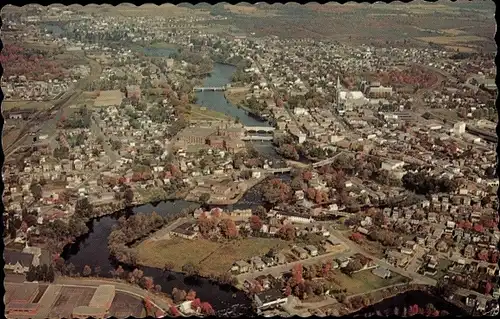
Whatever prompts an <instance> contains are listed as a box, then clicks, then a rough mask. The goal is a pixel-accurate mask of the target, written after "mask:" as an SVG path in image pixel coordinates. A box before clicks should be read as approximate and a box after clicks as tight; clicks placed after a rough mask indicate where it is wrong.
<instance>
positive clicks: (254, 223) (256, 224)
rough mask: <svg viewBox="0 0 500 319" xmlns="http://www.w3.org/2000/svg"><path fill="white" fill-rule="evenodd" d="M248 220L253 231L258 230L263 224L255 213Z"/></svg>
mask: <svg viewBox="0 0 500 319" xmlns="http://www.w3.org/2000/svg"><path fill="white" fill-rule="evenodd" d="M249 222H250V228H251V229H252V230H253V231H259V230H260V229H261V228H262V225H263V223H262V220H261V219H260V217H259V216H257V215H252V216H251V217H250V218H249Z"/></svg>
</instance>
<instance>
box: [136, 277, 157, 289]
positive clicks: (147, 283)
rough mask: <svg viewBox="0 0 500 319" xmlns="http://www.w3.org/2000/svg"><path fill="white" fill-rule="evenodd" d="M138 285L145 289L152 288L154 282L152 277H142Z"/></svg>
mask: <svg viewBox="0 0 500 319" xmlns="http://www.w3.org/2000/svg"><path fill="white" fill-rule="evenodd" d="M139 286H141V288H144V289H146V290H152V289H153V288H154V282H153V278H152V277H142V278H141V280H140V281H139Z"/></svg>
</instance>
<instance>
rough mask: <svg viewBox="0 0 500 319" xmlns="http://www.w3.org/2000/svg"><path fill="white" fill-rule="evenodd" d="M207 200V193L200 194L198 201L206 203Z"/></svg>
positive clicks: (208, 198)
mask: <svg viewBox="0 0 500 319" xmlns="http://www.w3.org/2000/svg"><path fill="white" fill-rule="evenodd" d="M209 200H210V194H209V193H203V194H201V195H200V198H199V201H200V202H202V203H203V204H207V203H208V201H209Z"/></svg>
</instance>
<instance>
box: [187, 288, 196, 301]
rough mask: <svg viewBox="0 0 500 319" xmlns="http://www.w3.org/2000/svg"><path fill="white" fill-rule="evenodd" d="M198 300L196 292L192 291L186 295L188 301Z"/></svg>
mask: <svg viewBox="0 0 500 319" xmlns="http://www.w3.org/2000/svg"><path fill="white" fill-rule="evenodd" d="M195 298H196V291H194V290H193V289H190V290H189V291H188V293H187V295H186V300H194V299H195Z"/></svg>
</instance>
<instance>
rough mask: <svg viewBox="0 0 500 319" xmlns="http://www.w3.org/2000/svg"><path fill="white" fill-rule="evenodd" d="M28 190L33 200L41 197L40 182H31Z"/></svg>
mask: <svg viewBox="0 0 500 319" xmlns="http://www.w3.org/2000/svg"><path fill="white" fill-rule="evenodd" d="M30 192H31V194H32V195H33V197H34V198H35V200H39V199H40V198H42V194H43V190H42V186H41V185H40V184H31V186H30Z"/></svg>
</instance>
